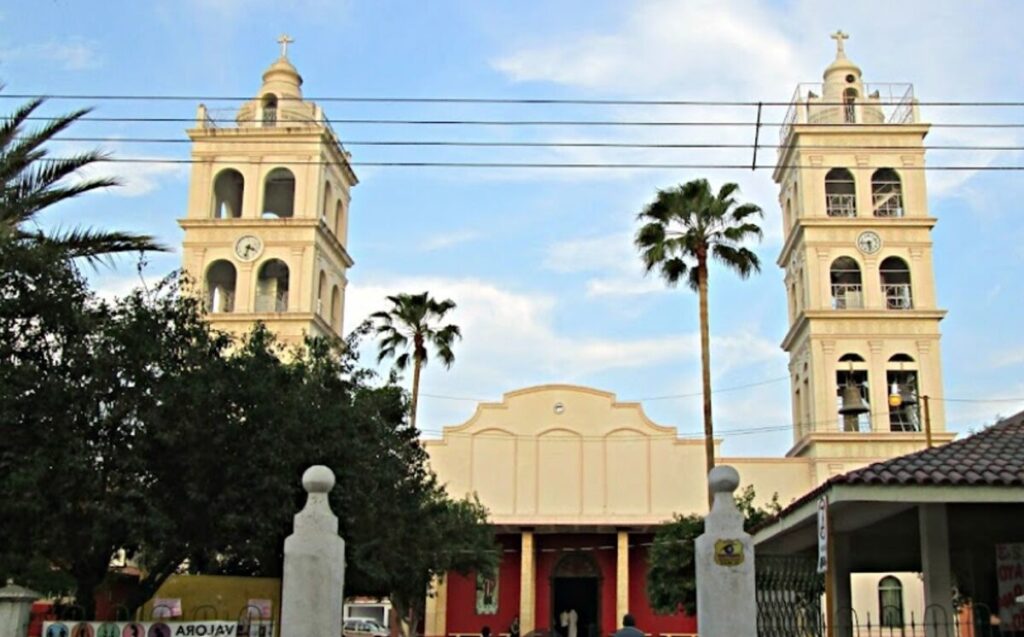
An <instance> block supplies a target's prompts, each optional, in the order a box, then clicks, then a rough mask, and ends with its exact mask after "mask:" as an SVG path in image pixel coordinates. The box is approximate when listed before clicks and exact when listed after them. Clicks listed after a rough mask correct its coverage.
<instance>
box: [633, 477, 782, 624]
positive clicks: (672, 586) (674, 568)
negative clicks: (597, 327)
mask: <svg viewBox="0 0 1024 637" xmlns="http://www.w3.org/2000/svg"><path fill="white" fill-rule="evenodd" d="M754 498H755V495H754V487H753V486H751V485H748V486H747V488H746V489H744V490H743V491H742V492H741V493H740V494H739V495H737V496H736V506H737V508H739V510H740V512H741V513H743V528H744V529H746V530H748V531H749V530H750V529H752V528H754V527H755V526H757V525H758V524H760V523H761V522H763V521H764V520H767V519H768V518H770V517H772V516H774V515H776V514H778V513H779V512H780V511H781V510H782V507H781V506H780V505H779V494H777V493H776V494H773V495H772V498H771V500H769V501H768V503H767V504H765V505H764V506H762V507H758V506H755V505H754ZM703 532H704V518H703V517H701V516H699V515H696V514H691V515H678V514H677V515H676V516H675V517H674V518H673V519H672V521H671V522H669V523H668V524H663V525H662V526H661V527H660V528H659V529H658V531H657V532H656V533H655V535H654V541H653V543H652V545H651V549H650V553H649V554H648V558H647V561H648V565H649V568H648V571H647V599H648V601H649V602H650V604H651V608H653V609H654V611H655V612H657V613H662V614H670V613H676V612H678V611H679V610H683V611H684V612H686V613H687V614H688V615H695V614H696V613H697V564H696V561H695V559H696V558H695V553H694V541H695V540H696V539H697V537H698V536H700V534H702V533H703Z"/></svg>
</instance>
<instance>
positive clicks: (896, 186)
mask: <svg viewBox="0 0 1024 637" xmlns="http://www.w3.org/2000/svg"><path fill="white" fill-rule="evenodd" d="M871 200H872V208H873V209H874V214H875V216H876V217H902V216H903V184H902V182H901V181H900V176H899V173H897V172H896V171H895V170H893V169H892V168H879V169H878V170H876V171H875V174H873V175H871Z"/></svg>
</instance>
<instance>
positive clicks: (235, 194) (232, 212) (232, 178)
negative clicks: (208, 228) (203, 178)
mask: <svg viewBox="0 0 1024 637" xmlns="http://www.w3.org/2000/svg"><path fill="white" fill-rule="evenodd" d="M244 194H245V178H244V177H242V173H240V172H238V171H237V170H235V169H234V168H225V169H224V170H222V171H220V172H219V173H217V177H216V179H214V180H213V218H214V219H238V218H239V217H241V216H242V197H243V195H244Z"/></svg>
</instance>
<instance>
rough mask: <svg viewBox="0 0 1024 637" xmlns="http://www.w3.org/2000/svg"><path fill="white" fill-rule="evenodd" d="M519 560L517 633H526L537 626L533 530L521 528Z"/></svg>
mask: <svg viewBox="0 0 1024 637" xmlns="http://www.w3.org/2000/svg"><path fill="white" fill-rule="evenodd" d="M522 537H523V544H522V549H521V555H520V562H519V634H520V635H527V634H529V633H531V632H533V631H534V630H536V628H537V618H536V616H535V615H536V613H535V611H536V608H537V600H536V592H537V591H536V585H537V581H536V580H537V576H536V574H535V573H534V565H533V557H534V556H533V531H532V530H526V529H524V530H523V533H522Z"/></svg>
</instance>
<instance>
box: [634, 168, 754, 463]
mask: <svg viewBox="0 0 1024 637" xmlns="http://www.w3.org/2000/svg"><path fill="white" fill-rule="evenodd" d="M738 192H739V186H737V185H736V184H733V183H727V184H725V185H723V186H722V187H721V188H720V189H719V191H718V193H717V194H715V193H714V192H713V191H712V190H711V185H710V184H709V183H708V181H707V180H706V179H694V180H693V181H690V182H687V183H685V184H681V185H679V186H676V187H674V188H669V189H666V190H659V191H658V194H657V196H656V197H655V199H654V201H652V202H651V203H649V204H648V205H647V206H646V207H645V208H644V209H643V211H641V212H640V214H639V215H638V216H637V218H638V219H639V220H640V222H641V223H642V224H643V225H641V227H640V229H639V230H638V231H637V233H636V238H635V240H634V243H635V245H636V247H637V249H638V250H639V251H640V258H641V260H642V261H643V264H644V268H645V269H646V271H647V272H651V271H652V270H657V271H658V272H659V273H660V274H661V276H662V278H663V279H665V282H666V283H667V284H668V285H670V286H673V287H674V286H676V285H677V284H678V283H679V281H680V280H682V279H684V278H685V279H686V282H687V284H688V285H689V286H690V289H692V290H694V291H696V292H697V293H698V297H699V301H700V353H701V384H702V387H703V394H704V454H705V471H706V472H708V473H709V472H710V471H711V469H713V468H714V466H715V443H714V426H713V425H712V418H711V344H710V340H711V339H710V335H709V332H710V327H709V321H708V264H709V263H710V262H711V261H712V260H714V261H717V262H718V263H719V264H721V265H723V266H725V267H726V268H727V269H730V270H732V271H734V272H736V273H737V274H738V275H740V277H741V278H747V277H748V276H750V275H751V273H753V272H759V271H760V269H761V262H760V260H759V259H758V257H757V255H756V254H754V252H753V251H751V250H750V249H749V248H747V247H745V246H744V245H743V244H744V243H745V242H746V241H749V240H751V239H755V238H756V239H760V238H761V227H760V226H759V225H758V224H757V223H756V218H758V217H762V216H763V215H762V212H761V209H760V208H759V207H757V206H755V205H754V204H740V203H738V202H737V201H736V198H735V195H736V194H737V193H738Z"/></svg>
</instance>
